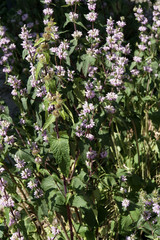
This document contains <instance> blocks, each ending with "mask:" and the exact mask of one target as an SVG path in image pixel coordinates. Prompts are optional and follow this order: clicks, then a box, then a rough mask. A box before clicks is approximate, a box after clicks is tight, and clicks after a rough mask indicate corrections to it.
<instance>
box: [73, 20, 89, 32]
mask: <svg viewBox="0 0 160 240" xmlns="http://www.w3.org/2000/svg"><path fill="white" fill-rule="evenodd" d="M76 24H77V25H79V26H81V27H83V28H84V29H85V30H87V31H88V29H87V28H86V27H85V26H84V25H83V23H81V22H76Z"/></svg>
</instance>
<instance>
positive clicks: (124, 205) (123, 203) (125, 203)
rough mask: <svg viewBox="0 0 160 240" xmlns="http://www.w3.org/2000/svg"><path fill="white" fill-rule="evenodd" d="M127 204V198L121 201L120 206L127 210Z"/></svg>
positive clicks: (128, 202)
mask: <svg viewBox="0 0 160 240" xmlns="http://www.w3.org/2000/svg"><path fill="white" fill-rule="evenodd" d="M129 204H130V201H129V200H128V199H127V198H125V199H124V200H123V201H122V206H123V207H124V208H127V207H128V206H129Z"/></svg>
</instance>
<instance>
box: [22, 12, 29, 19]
mask: <svg viewBox="0 0 160 240" xmlns="http://www.w3.org/2000/svg"><path fill="white" fill-rule="evenodd" d="M27 18H28V14H27V13H26V14H23V15H22V21H25V20H27Z"/></svg>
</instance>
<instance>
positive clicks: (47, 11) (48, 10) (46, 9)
mask: <svg viewBox="0 0 160 240" xmlns="http://www.w3.org/2000/svg"><path fill="white" fill-rule="evenodd" d="M43 13H44V15H52V14H53V9H52V8H45V9H44V10H43Z"/></svg>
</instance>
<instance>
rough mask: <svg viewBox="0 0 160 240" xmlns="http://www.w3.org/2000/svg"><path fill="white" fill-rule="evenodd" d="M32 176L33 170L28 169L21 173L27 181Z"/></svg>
mask: <svg viewBox="0 0 160 240" xmlns="http://www.w3.org/2000/svg"><path fill="white" fill-rule="evenodd" d="M31 174H32V172H31V170H30V169H29V168H26V169H25V170H23V171H22V172H21V177H22V179H27V178H29V177H30V176H31Z"/></svg>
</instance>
